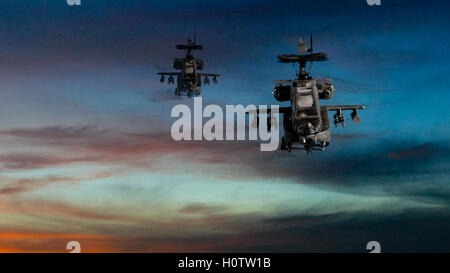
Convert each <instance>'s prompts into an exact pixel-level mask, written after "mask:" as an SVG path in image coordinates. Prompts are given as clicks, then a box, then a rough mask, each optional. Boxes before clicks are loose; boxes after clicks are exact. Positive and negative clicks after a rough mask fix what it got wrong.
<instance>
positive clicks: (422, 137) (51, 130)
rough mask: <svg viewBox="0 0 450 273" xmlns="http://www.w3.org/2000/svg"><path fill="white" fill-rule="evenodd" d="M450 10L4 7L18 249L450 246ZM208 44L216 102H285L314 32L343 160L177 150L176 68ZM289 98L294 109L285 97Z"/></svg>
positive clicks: (210, 92) (4, 223)
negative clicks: (185, 49)
mask: <svg viewBox="0 0 450 273" xmlns="http://www.w3.org/2000/svg"><path fill="white" fill-rule="evenodd" d="M449 11H450V4H449V3H448V1H427V2H425V1H415V0H414V1H413V0H396V1H394V0H391V1H388V0H382V4H381V6H369V5H367V4H366V1H365V0H352V1H350V0H341V1H331V0H319V1H312V0H311V1H310V0H302V1H300V0H296V1H293V0H292V1H291V0H286V1H280V0H279V1H261V0H260V1H253V0H251V1H237V0H229V1H200V0H194V1H159V0H157V1H149V0H147V1H144V0H127V1H125V0H117V1H100V0H82V4H81V6H68V5H67V4H66V1H65V0H51V1H50V0H47V1H44V0H21V1H13V0H0V102H1V103H0V252H68V251H67V250H66V244H67V243H68V242H69V241H78V242H80V244H81V247H82V251H83V252H368V251H367V250H366V244H367V243H368V242H369V241H378V242H380V244H381V248H382V251H383V252H450V233H449V232H448V231H449V230H450V180H449V165H450V164H449V162H450V161H449V159H450V141H449V140H450V130H449V121H450V115H449V110H448V109H449V107H448V105H447V104H448V102H449V99H450V94H449V92H448V86H449V78H448V75H449V72H450V65H449V64H450V62H449V61H450V55H449V54H448V44H449V42H450V37H449V32H448V29H449V27H450V18H449V17H448V13H449ZM194 33H195V34H196V36H197V38H198V40H199V42H200V43H202V44H203V45H204V47H205V49H204V50H203V51H202V52H198V53H197V56H198V57H200V58H202V59H204V60H205V62H206V64H207V66H206V69H205V70H204V71H205V72H209V73H220V74H221V77H220V78H219V83H218V84H217V85H210V86H206V87H204V88H203V91H202V98H203V104H204V105H206V104H219V105H222V106H224V105H226V104H244V105H247V104H266V105H270V104H278V102H277V101H276V100H275V99H274V98H273V95H272V89H273V82H272V81H273V80H279V79H292V78H293V77H295V73H296V68H295V67H294V66H292V65H290V64H281V63H278V62H277V60H276V56H277V55H279V54H289V53H295V52H296V41H297V37H299V36H303V37H305V38H306V37H308V35H309V34H310V33H313V35H314V50H315V51H318V52H321V51H323V52H326V53H327V54H328V57H329V60H328V61H327V62H323V63H316V64H314V66H313V69H312V75H313V76H314V77H317V78H321V77H326V78H331V79H332V80H333V82H334V84H335V87H336V93H335V96H334V98H332V99H331V100H329V101H323V102H322V103H323V104H363V105H366V106H367V109H366V110H364V111H360V116H361V123H360V124H358V125H355V124H351V123H350V122H348V123H347V124H348V126H346V128H332V130H331V131H332V140H331V144H330V146H329V147H328V148H327V151H325V152H323V153H314V154H313V155H306V154H305V153H304V152H302V151H295V152H293V153H290V154H289V153H286V152H283V151H275V152H260V150H259V143H258V142H255V141H211V142H209V141H180V142H176V141H174V140H172V138H171V135H170V127H171V125H172V123H173V122H174V121H175V120H176V119H174V118H171V117H170V112H171V109H172V107H173V106H174V105H177V104H187V105H192V99H189V98H186V97H175V96H174V95H173V87H172V86H168V85H167V84H161V83H160V82H159V77H158V76H157V75H156V73H157V72H159V71H168V70H170V69H171V64H172V61H173V58H175V57H182V52H181V51H177V50H176V49H175V44H179V43H183V42H185V41H186V37H187V36H191V37H192V36H193V35H194ZM280 105H281V106H286V104H285V103H281V104H280Z"/></svg>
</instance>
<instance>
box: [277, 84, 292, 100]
mask: <svg viewBox="0 0 450 273" xmlns="http://www.w3.org/2000/svg"><path fill="white" fill-rule="evenodd" d="M273 96H274V97H275V99H276V100H277V101H288V100H291V86H290V85H284V86H283V85H279V86H276V87H275V88H274V89H273Z"/></svg>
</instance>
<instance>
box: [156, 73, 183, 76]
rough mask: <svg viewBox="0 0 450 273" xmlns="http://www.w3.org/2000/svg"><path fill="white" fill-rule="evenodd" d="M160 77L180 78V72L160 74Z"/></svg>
mask: <svg viewBox="0 0 450 273" xmlns="http://www.w3.org/2000/svg"><path fill="white" fill-rule="evenodd" d="M158 75H160V76H180V75H181V73H180V72H159V73H158Z"/></svg>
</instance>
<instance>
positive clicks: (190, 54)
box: [158, 37, 220, 97]
mask: <svg viewBox="0 0 450 273" xmlns="http://www.w3.org/2000/svg"><path fill="white" fill-rule="evenodd" d="M176 48H177V49H179V50H184V51H185V57H184V58H175V59H174V62H173V68H174V69H176V70H181V71H180V72H159V73H158V75H160V76H161V79H160V82H161V83H163V82H164V80H165V76H169V78H168V83H169V84H175V78H174V77H177V80H176V81H177V87H176V89H175V95H177V96H180V95H181V94H186V95H187V96H188V97H193V96H194V97H195V96H198V95H200V93H201V89H202V80H203V84H205V85H209V84H210V78H212V80H213V82H214V83H215V84H217V83H218V80H217V77H219V76H220V75H219V74H213V73H200V72H199V71H200V70H203V69H204V68H205V66H206V64H205V62H204V61H203V60H202V59H199V58H194V53H195V51H196V50H202V49H203V46H202V45H199V44H197V42H196V38H195V37H194V40H193V41H192V40H191V39H190V38H189V37H188V38H187V43H186V44H179V45H176Z"/></svg>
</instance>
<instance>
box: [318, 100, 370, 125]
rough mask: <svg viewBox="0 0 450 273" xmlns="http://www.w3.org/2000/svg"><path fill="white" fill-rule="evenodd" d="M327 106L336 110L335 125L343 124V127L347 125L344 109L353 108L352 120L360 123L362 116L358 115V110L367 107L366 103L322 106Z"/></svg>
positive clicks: (331, 109)
mask: <svg viewBox="0 0 450 273" xmlns="http://www.w3.org/2000/svg"><path fill="white" fill-rule="evenodd" d="M322 107H325V108H326V109H327V110H328V111H336V114H335V115H334V126H336V127H337V126H338V125H339V124H341V125H342V126H343V127H344V126H345V125H344V124H345V118H344V115H343V114H342V111H344V110H352V111H353V112H352V113H351V115H350V117H351V118H352V121H353V122H354V123H359V122H360V118H359V116H358V110H359V109H366V107H365V106H364V105H325V106H322Z"/></svg>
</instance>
